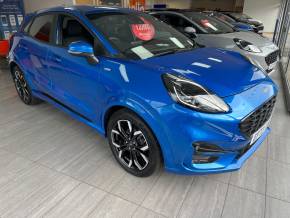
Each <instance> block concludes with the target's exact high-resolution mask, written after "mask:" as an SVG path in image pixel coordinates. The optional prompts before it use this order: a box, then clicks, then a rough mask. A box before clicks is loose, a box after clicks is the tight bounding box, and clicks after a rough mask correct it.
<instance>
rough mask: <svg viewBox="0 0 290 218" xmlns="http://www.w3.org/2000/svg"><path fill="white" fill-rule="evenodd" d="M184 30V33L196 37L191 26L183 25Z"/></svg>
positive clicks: (194, 30)
mask: <svg viewBox="0 0 290 218" xmlns="http://www.w3.org/2000/svg"><path fill="white" fill-rule="evenodd" d="M184 32H185V33H186V34H188V35H189V36H190V37H194V38H196V37H197V35H196V29H195V28H193V27H185V28H184Z"/></svg>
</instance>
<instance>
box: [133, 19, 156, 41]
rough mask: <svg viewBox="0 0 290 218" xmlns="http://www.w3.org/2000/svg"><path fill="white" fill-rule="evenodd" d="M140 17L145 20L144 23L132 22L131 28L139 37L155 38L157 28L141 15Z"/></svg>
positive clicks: (145, 38) (147, 39) (143, 38)
mask: <svg viewBox="0 0 290 218" xmlns="http://www.w3.org/2000/svg"><path fill="white" fill-rule="evenodd" d="M140 19H141V20H142V21H143V22H144V23H142V24H132V25H131V29H132V32H133V34H134V36H136V37H137V38H139V39H141V40H143V41H149V40H151V39H153V38H154V36H155V28H154V26H153V25H152V24H151V23H150V22H148V21H147V20H145V19H144V18H143V17H140Z"/></svg>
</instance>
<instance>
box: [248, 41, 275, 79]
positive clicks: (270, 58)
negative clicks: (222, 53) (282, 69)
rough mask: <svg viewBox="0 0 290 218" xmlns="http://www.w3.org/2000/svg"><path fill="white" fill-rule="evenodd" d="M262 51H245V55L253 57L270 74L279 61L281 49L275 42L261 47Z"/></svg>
mask: <svg viewBox="0 0 290 218" xmlns="http://www.w3.org/2000/svg"><path fill="white" fill-rule="evenodd" d="M261 50H262V53H250V52H245V54H244V55H246V56H248V57H249V58H251V59H252V60H253V61H254V63H255V64H256V65H257V66H259V67H260V68H262V69H263V70H264V71H265V72H267V73H268V74H270V73H272V72H274V71H275V69H276V66H277V64H278V61H279V49H278V48H277V46H275V45H274V44H273V45H271V46H265V47H263V48H261Z"/></svg>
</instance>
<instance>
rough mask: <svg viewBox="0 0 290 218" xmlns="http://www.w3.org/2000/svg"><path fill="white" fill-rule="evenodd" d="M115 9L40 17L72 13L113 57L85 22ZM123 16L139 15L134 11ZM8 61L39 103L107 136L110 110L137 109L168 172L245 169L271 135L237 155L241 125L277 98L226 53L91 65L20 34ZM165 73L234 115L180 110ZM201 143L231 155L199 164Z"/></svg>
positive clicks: (263, 78)
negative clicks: (195, 86)
mask: <svg viewBox="0 0 290 218" xmlns="http://www.w3.org/2000/svg"><path fill="white" fill-rule="evenodd" d="M111 10H116V9H110V8H107V9H106V8H103V9H100V8H97V9H96V8H95V9H94V8H93V7H76V9H71V8H69V9H65V8H61V7H60V8H54V9H50V10H45V11H42V12H39V13H48V12H66V13H69V14H71V15H73V16H75V17H77V18H78V19H79V20H80V21H81V22H82V23H83V24H84V25H85V26H86V27H87V28H88V29H90V30H91V31H92V33H93V34H94V35H95V37H97V38H98V39H99V40H100V41H101V42H102V44H103V46H104V47H105V48H106V49H107V51H108V52H109V53H110V54H112V55H114V54H117V51H116V50H115V49H114V48H113V47H112V46H111V45H110V43H109V42H108V41H107V40H106V39H105V38H104V37H103V36H102V35H101V34H100V33H99V32H97V30H96V29H95V28H94V27H93V25H92V24H91V23H90V22H89V20H87V19H86V18H85V16H84V14H85V13H98V12H104V11H111ZM118 10H121V11H125V12H127V13H137V12H132V11H131V10H128V9H118ZM39 13H38V14H39ZM9 59H10V63H11V64H12V63H15V64H17V65H18V66H19V67H20V68H21V69H22V71H23V72H24V74H25V76H26V78H27V80H28V82H29V85H30V86H31V87H32V91H33V94H34V95H35V96H37V97H39V98H41V99H43V100H45V101H48V102H49V103H51V104H53V105H55V106H56V107H58V108H61V109H62V110H64V111H66V112H67V113H69V114H70V115H72V116H73V117H74V118H76V119H78V120H80V121H82V122H84V123H86V124H88V125H90V126H92V127H93V128H95V129H96V130H97V131H98V132H100V133H101V134H103V135H106V127H105V117H106V112H107V111H109V110H110V108H112V107H116V106H118V107H125V108H129V109H131V110H132V111H134V112H135V113H136V114H138V115H139V116H140V117H141V118H142V119H143V120H144V121H145V122H146V123H147V124H148V126H149V127H150V128H151V129H152V131H153V133H154V134H155V136H156V138H157V139H158V142H159V144H160V146H161V150H162V154H163V159H164V165H165V168H166V169H168V170H170V171H173V172H176V173H184V174H200V173H217V172H226V171H232V170H237V169H239V168H240V167H241V166H242V164H243V163H244V162H245V161H246V159H247V158H248V157H250V156H251V155H252V154H253V153H254V152H255V150H257V149H258V147H259V145H260V144H261V143H262V142H263V140H264V139H265V137H266V136H267V134H268V133H269V131H270V130H269V129H267V130H266V132H265V133H264V134H263V136H262V137H261V138H260V139H259V140H258V141H257V142H256V143H255V144H254V145H253V147H252V148H251V149H250V150H249V151H247V152H246V153H245V154H244V155H243V156H242V157H241V158H240V159H238V160H237V159H235V157H236V156H237V150H238V149H240V148H243V147H245V146H246V145H248V143H249V139H248V138H246V137H245V136H244V135H243V134H242V133H241V132H240V130H239V127H238V125H239V123H240V122H241V120H242V119H243V118H244V117H246V116H247V115H248V114H250V113H251V112H253V111H254V110H255V109H257V108H258V107H259V106H260V105H261V104H262V103H264V102H265V101H267V100H268V99H269V98H271V97H272V96H273V95H276V94H277V91H278V90H277V87H276V85H275V84H274V83H273V82H272V80H271V79H270V78H269V77H268V76H267V75H265V74H264V73H263V72H262V71H261V70H260V69H258V68H256V67H255V66H253V65H251V64H250V63H249V62H248V61H247V60H246V59H245V58H243V57H242V56H241V55H240V54H238V53H234V52H230V51H225V50H221V49H209V48H203V49H196V50H194V51H191V52H184V53H179V54H173V55H167V56H163V57H156V58H150V59H147V60H140V61H131V60H123V59H118V58H113V57H98V59H99V64H98V65H90V64H88V63H87V61H86V59H85V58H83V57H76V56H72V55H70V54H69V53H68V52H67V50H66V49H65V48H62V47H57V46H53V45H49V44H44V43H41V42H38V41H36V40H33V39H32V38H30V37H29V36H27V35H26V34H25V33H22V32H20V33H17V34H16V35H15V37H14V43H13V46H12V49H11V51H10V55H9ZM196 63H197V64H196ZM200 64H201V65H200ZM164 73H173V74H179V75H182V76H184V77H186V78H188V79H191V80H193V81H195V82H197V83H199V84H201V85H203V86H205V87H206V88H208V89H209V90H211V91H213V92H214V93H216V94H217V95H219V96H220V97H222V98H223V100H224V101H225V102H226V103H227V104H228V105H229V106H230V108H231V111H230V112H228V113H225V114H206V113H200V112H196V111H194V110H191V109H189V108H185V107H183V106H181V105H179V104H177V103H175V102H174V101H173V100H172V99H171V97H170V96H169V94H168V92H167V90H166V88H165V87H164V85H163V81H162V78H161V75H162V74H164ZM263 90H267V91H263ZM48 96H52V97H53V98H54V99H57V101H59V102H62V103H63V104H64V105H66V106H68V107H69V108H72V109H73V111H77V112H78V113H79V114H82V115H83V116H79V115H78V114H76V113H74V112H73V111H71V110H68V109H67V108H66V107H64V106H63V105H61V104H58V103H57V102H55V101H53V100H52V99H51V98H49V97H48ZM197 141H206V142H209V143H214V144H217V145H219V146H220V147H222V148H223V149H225V150H230V151H232V152H230V153H227V154H222V155H220V158H219V159H218V161H216V162H214V163H211V164H203V165H200V164H199V165H194V164H192V155H193V153H194V151H193V147H192V143H193V142H197Z"/></svg>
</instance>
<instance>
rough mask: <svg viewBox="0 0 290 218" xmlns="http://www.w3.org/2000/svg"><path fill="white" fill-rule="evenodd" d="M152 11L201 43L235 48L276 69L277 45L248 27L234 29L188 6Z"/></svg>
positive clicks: (259, 64) (255, 61)
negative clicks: (184, 8)
mask: <svg viewBox="0 0 290 218" xmlns="http://www.w3.org/2000/svg"><path fill="white" fill-rule="evenodd" d="M150 14H151V15H153V16H155V17H156V18H158V19H160V20H161V21H163V22H165V23H167V24H169V25H171V26H172V27H173V28H175V29H177V30H179V31H180V32H182V33H184V34H186V35H188V36H189V37H194V41H195V42H196V43H198V44H199V45H201V46H205V47H215V48H224V49H228V50H232V51H237V52H239V53H241V54H243V55H244V56H245V57H247V58H248V59H249V60H250V61H251V62H252V63H253V64H255V65H257V66H259V67H260V68H262V69H263V70H264V71H266V72H267V73H271V72H272V71H274V70H275V67H276V65H277V63H278V59H279V48H278V47H277V46H276V45H275V44H274V43H273V42H271V41H270V40H269V39H267V38H265V37H263V36H261V35H259V34H256V33H253V32H249V31H240V32H239V31H236V30H234V29H233V28H232V27H231V26H230V25H227V24H225V23H223V22H221V21H219V20H218V19H216V18H214V17H210V16H207V15H206V14H204V13H200V12H191V11H187V10H176V11H173V10H170V11H165V10H164V11H153V12H150Z"/></svg>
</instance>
